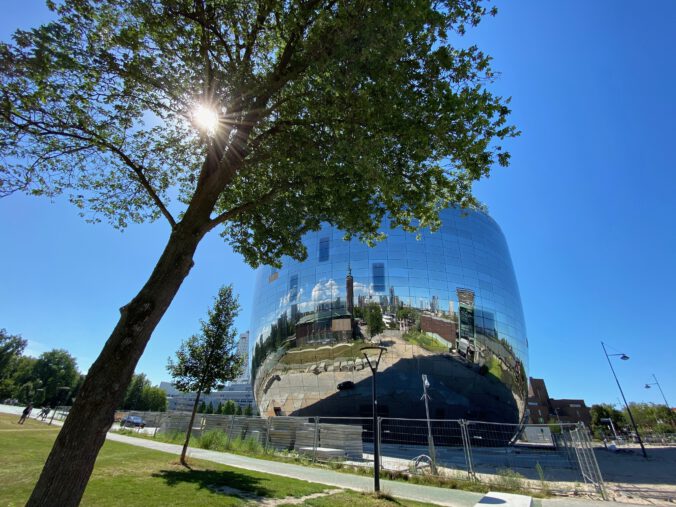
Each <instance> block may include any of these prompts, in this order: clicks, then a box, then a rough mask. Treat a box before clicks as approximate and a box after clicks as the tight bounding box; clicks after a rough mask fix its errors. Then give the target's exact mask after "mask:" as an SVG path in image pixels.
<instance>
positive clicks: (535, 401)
mask: <svg viewBox="0 0 676 507" xmlns="http://www.w3.org/2000/svg"><path fill="white" fill-rule="evenodd" d="M528 414H529V420H528V422H530V423H532V424H546V423H548V422H552V421H553V422H562V423H577V422H582V423H584V424H585V425H586V426H590V425H591V412H590V411H589V407H587V405H586V404H585V402H584V400H577V399H575V400H573V399H570V400H569V399H565V400H555V399H553V398H550V397H549V393H548V392H547V386H546V385H545V381H544V380H543V379H540V378H532V377H530V378H529V382H528Z"/></svg>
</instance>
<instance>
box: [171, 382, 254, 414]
mask: <svg viewBox="0 0 676 507" xmlns="http://www.w3.org/2000/svg"><path fill="white" fill-rule="evenodd" d="M160 389H162V390H163V391H164V392H165V393H167V410H179V411H183V412H191V411H192V407H193V405H194V404H195V396H196V393H183V392H181V391H179V390H178V389H176V388H175V387H174V385H173V384H172V383H171V382H160ZM201 401H204V403H205V404H206V405H209V403H211V404H212V405H213V407H214V408H216V407H218V404H219V403H222V404H224V405H225V403H226V402H228V401H233V402H234V403H235V405H239V406H240V407H242V410H244V409H245V408H246V407H247V406H249V405H251V408H252V409H253V411H254V413H255V412H257V410H256V404H255V403H254V398H253V391H252V389H251V384H249V383H248V382H246V383H235V382H233V383H230V384H227V385H225V386H223V388H222V389H221V390H220V391H212V392H211V393H210V394H202V395H201V396H200V402H201Z"/></svg>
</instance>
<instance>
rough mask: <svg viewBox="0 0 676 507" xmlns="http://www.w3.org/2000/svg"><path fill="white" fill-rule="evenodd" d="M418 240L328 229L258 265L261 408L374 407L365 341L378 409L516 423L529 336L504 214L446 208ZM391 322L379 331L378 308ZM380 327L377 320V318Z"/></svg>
mask: <svg viewBox="0 0 676 507" xmlns="http://www.w3.org/2000/svg"><path fill="white" fill-rule="evenodd" d="M441 220H442V226H441V228H440V229H439V230H438V231H436V232H430V231H427V230H426V231H423V232H422V233H421V234H420V235H419V236H416V234H411V233H407V232H405V231H403V230H401V229H387V230H386V232H387V236H388V237H387V239H386V240H384V241H383V242H381V243H379V244H378V245H376V246H375V247H374V248H369V247H368V246H366V245H364V244H363V243H360V242H358V241H356V240H353V241H345V240H343V239H342V238H343V233H342V232H341V231H340V230H338V229H336V228H333V227H330V226H325V227H324V228H323V229H322V230H321V231H319V232H313V233H310V234H307V235H306V236H305V237H304V238H303V242H304V244H305V245H306V247H307V249H308V257H307V259H306V260H305V261H304V262H297V261H294V260H292V259H288V258H285V259H283V267H282V268H281V269H276V268H271V267H262V268H260V269H258V271H257V273H256V286H255V291H254V304H253V316H252V327H251V329H252V335H251V336H252V350H251V356H250V357H252V378H253V383H254V394H255V397H256V402H257V404H258V407H259V410H260V413H261V414H262V415H275V414H276V415H303V416H311V415H317V416H370V415H371V413H372V412H371V411H372V405H371V371H370V369H369V368H368V365H367V364H366V361H365V360H364V359H363V357H364V356H363V353H362V352H361V350H360V349H361V348H362V347H364V346H367V345H373V344H377V345H382V346H384V347H386V349H387V351H386V353H385V354H384V355H383V357H382V360H381V363H380V367H379V369H378V372H379V373H378V403H379V411H380V415H382V416H389V417H406V418H424V417H425V405H424V402H423V401H421V394H422V390H423V386H422V380H421V375H422V374H426V375H427V377H428V380H429V382H430V390H429V393H430V396H431V401H430V417H432V418H436V419H451V418H452V419H456V418H464V419H473V420H482V421H494V422H510V423H514V422H520V421H521V420H522V418H523V414H524V409H525V400H526V390H527V386H526V379H527V369H528V341H527V338H526V329H525V324H524V318H523V311H522V308H521V301H520V297H519V289H518V286H517V282H516V278H515V275H514V269H513V267H512V262H511V259H510V255H509V250H508V248H507V243H506V241H505V238H504V236H503V234H502V232H501V230H500V228H499V226H498V225H497V223H496V222H495V221H494V220H493V219H492V218H490V217H489V216H488V215H487V214H485V213H482V212H478V211H469V210H458V209H454V208H450V209H447V210H444V211H443V212H442V213H441ZM379 312H380V313H381V314H382V318H380V317H377V321H378V322H379V321H380V320H382V323H383V325H384V327H385V328H386V329H385V330H384V331H383V332H382V333H379V334H376V335H375V336H374V337H373V338H371V337H370V334H371V333H370V330H369V328H368V326H367V325H366V322H367V321H368V319H369V315H374V314H375V315H377V314H378V313H379ZM374 327H376V326H374Z"/></svg>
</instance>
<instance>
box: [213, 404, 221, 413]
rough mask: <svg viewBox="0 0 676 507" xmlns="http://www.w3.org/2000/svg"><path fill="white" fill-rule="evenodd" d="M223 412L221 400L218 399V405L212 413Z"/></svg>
mask: <svg viewBox="0 0 676 507" xmlns="http://www.w3.org/2000/svg"><path fill="white" fill-rule="evenodd" d="M222 413H223V402H221V401H219V402H218V406H217V407H216V409H215V410H214V414H222Z"/></svg>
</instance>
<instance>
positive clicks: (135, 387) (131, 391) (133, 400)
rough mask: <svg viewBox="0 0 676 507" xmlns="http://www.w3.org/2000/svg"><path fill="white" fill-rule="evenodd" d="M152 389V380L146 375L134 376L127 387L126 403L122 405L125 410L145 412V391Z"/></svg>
mask: <svg viewBox="0 0 676 507" xmlns="http://www.w3.org/2000/svg"><path fill="white" fill-rule="evenodd" d="M146 387H150V380H148V377H146V375H145V373H140V374H138V375H136V374H134V376H133V377H132V379H131V382H130V383H129V387H127V392H126V393H125V395H124V402H123V403H122V409H123V410H145V408H143V401H142V398H143V390H144V389H145V388H146Z"/></svg>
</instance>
